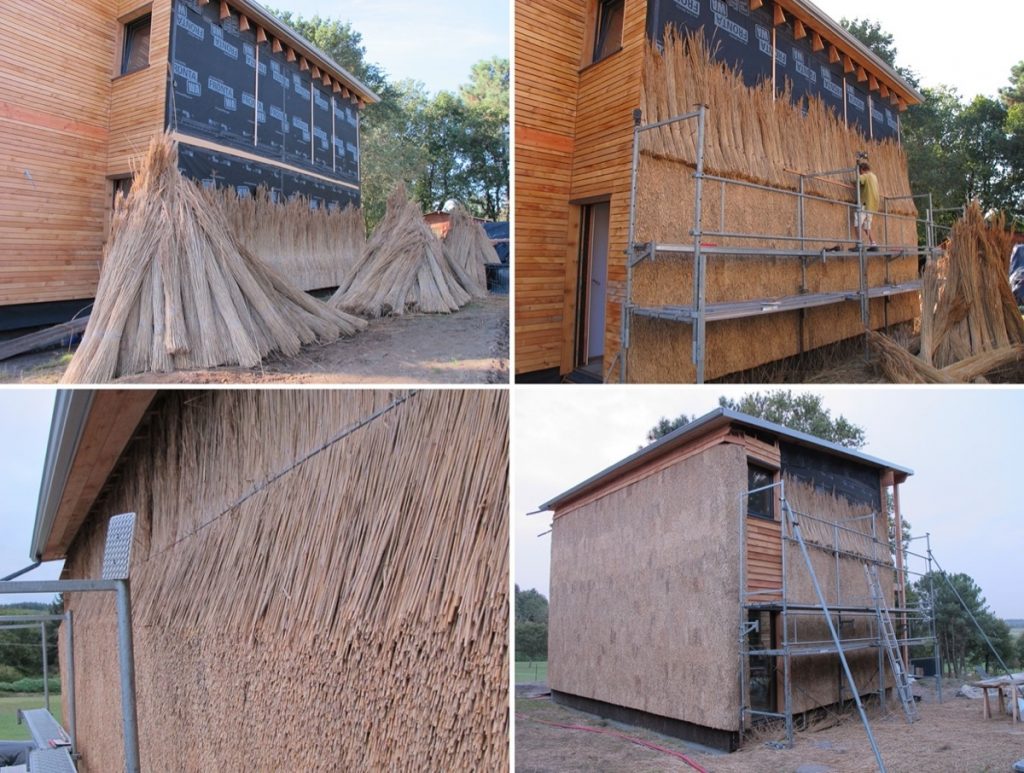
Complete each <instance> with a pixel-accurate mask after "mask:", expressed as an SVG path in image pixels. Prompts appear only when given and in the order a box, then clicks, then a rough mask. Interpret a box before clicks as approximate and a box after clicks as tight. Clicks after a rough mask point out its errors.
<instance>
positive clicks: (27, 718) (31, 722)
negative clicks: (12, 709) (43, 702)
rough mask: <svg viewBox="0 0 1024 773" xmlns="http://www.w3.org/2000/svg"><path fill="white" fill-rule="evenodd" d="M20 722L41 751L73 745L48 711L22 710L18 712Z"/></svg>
mask: <svg viewBox="0 0 1024 773" xmlns="http://www.w3.org/2000/svg"><path fill="white" fill-rule="evenodd" d="M18 721H19V722H21V723H23V724H24V725H25V726H26V727H27V728H28V732H29V734H30V735H31V736H32V740H33V742H35V745H36V746H38V747H39V748H40V749H49V748H51V747H53V746H70V745H71V737H70V736H69V735H68V734H67V733H66V732H64V728H63V727H61V726H60V725H59V724H58V723H57V720H56V719H54V718H53V715H52V714H50V712H49V711H47V710H46V709H21V710H19V711H18ZM29 769H30V770H31V768H29Z"/></svg>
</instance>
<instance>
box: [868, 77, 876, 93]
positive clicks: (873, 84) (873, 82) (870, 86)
mask: <svg viewBox="0 0 1024 773" xmlns="http://www.w3.org/2000/svg"><path fill="white" fill-rule="evenodd" d="M868 91H878V79H877V78H875V76H874V75H870V76H868Z"/></svg>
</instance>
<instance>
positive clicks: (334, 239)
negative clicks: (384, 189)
mask: <svg viewBox="0 0 1024 773" xmlns="http://www.w3.org/2000/svg"><path fill="white" fill-rule="evenodd" d="M209 195H211V196H213V197H215V198H217V199H218V200H219V202H220V206H221V207H222V209H223V210H224V212H225V213H226V214H227V216H228V220H229V221H230V222H231V225H232V227H233V228H234V231H235V235H236V236H237V237H238V240H239V241H240V242H241V243H242V244H243V245H244V246H245V247H246V248H247V249H248V250H249V252H251V253H252V254H253V255H255V256H257V257H258V258H260V259H261V260H263V262H264V263H267V264H268V265H269V266H271V267H272V268H274V269H275V270H276V271H277V272H278V273H279V274H281V275H282V276H286V277H288V279H289V280H290V281H291V282H292V284H294V285H296V286H297V287H298V288H299V289H301V290H317V289H320V288H324V287H337V286H338V285H340V284H342V282H344V281H345V278H346V277H347V276H348V274H349V272H350V271H351V269H352V266H353V265H355V262H356V260H357V259H358V258H359V256H360V255H361V254H362V252H363V248H364V247H365V246H366V225H365V223H364V222H363V214H362V210H360V209H358V208H357V207H352V206H348V207H345V208H344V209H335V210H328V209H326V208H324V207H320V208H317V209H311V208H310V204H309V199H307V198H305V197H302V196H299V197H296V198H294V199H289V200H288V201H285V202H275V201H273V200H271V198H270V195H269V194H268V192H267V191H266V189H264V188H260V189H258V190H257V191H256V194H255V195H254V196H251V197H246V198H239V197H238V196H237V195H236V194H235V192H234V191H232V190H230V189H227V188H218V189H216V192H211V193H210V194H209Z"/></svg>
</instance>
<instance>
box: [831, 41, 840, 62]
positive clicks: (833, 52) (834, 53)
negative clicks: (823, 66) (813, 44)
mask: <svg viewBox="0 0 1024 773" xmlns="http://www.w3.org/2000/svg"><path fill="white" fill-rule="evenodd" d="M839 59H840V56H839V49H838V48H836V47H835V46H833V45H829V47H828V61H829V63H830V64H835V63H836V62H838V61H839Z"/></svg>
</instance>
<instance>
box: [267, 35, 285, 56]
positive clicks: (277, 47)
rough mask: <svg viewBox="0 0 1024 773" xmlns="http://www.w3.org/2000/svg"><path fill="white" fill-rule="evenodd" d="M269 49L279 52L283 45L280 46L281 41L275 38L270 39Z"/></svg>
mask: <svg viewBox="0 0 1024 773" xmlns="http://www.w3.org/2000/svg"><path fill="white" fill-rule="evenodd" d="M270 50H271V51H273V52H274V53H275V54H280V53H281V52H282V51H283V50H284V49H283V47H282V46H281V41H280V40H278V39H277V38H274V39H273V40H271V41H270Z"/></svg>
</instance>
